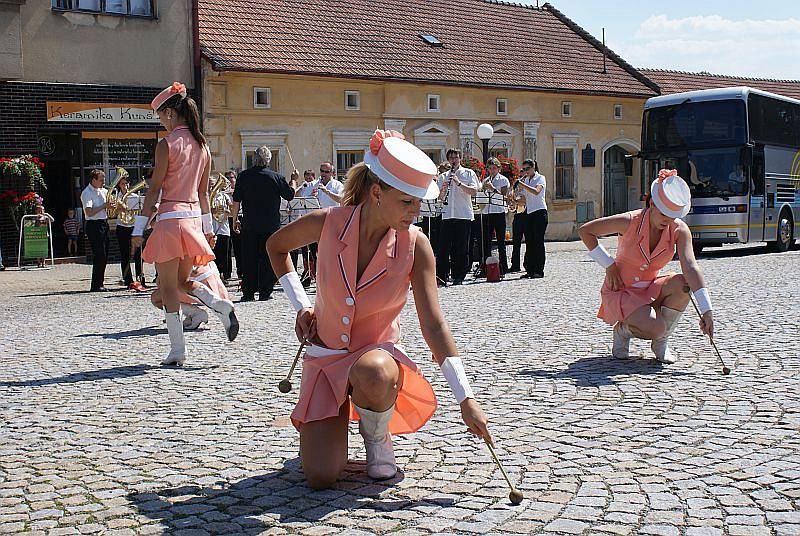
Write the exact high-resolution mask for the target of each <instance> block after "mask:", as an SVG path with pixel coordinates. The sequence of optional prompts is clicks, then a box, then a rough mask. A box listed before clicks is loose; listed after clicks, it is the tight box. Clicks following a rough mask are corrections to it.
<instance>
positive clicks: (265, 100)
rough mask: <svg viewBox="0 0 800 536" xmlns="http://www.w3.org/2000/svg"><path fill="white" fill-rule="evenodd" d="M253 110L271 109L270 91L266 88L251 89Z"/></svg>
mask: <svg viewBox="0 0 800 536" xmlns="http://www.w3.org/2000/svg"><path fill="white" fill-rule="evenodd" d="M253 108H260V109H269V108H272V89H271V88H268V87H254V88H253Z"/></svg>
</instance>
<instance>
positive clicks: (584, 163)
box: [581, 143, 595, 167]
mask: <svg viewBox="0 0 800 536" xmlns="http://www.w3.org/2000/svg"><path fill="white" fill-rule="evenodd" d="M594 165H595V151H594V149H592V144H591V143H587V144H586V148H585V149H583V150H582V151H581V167H594Z"/></svg>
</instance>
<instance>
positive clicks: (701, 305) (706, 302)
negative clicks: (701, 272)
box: [692, 287, 712, 315]
mask: <svg viewBox="0 0 800 536" xmlns="http://www.w3.org/2000/svg"><path fill="white" fill-rule="evenodd" d="M692 294H693V295H694V299H695V300H697V308H698V309H700V314H701V315H704V314H706V313H707V312H708V311H711V310H712V308H711V297H710V296H709V295H708V289H707V288H705V287H703V288H701V289H699V290H696V291H694V292H693V293H692Z"/></svg>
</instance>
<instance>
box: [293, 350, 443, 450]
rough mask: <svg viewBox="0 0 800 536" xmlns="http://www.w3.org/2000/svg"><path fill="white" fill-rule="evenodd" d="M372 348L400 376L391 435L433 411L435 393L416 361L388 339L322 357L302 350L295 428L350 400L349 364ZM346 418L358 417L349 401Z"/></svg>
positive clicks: (333, 413)
mask: <svg viewBox="0 0 800 536" xmlns="http://www.w3.org/2000/svg"><path fill="white" fill-rule="evenodd" d="M376 348H380V349H381V350H384V351H386V352H387V353H388V354H389V355H391V356H392V357H393V358H394V359H395V361H397V364H398V366H399V367H400V377H401V378H402V386H401V388H400V391H399V392H398V394H397V401H396V402H395V411H394V414H393V415H392V420H391V421H389V432H390V433H392V434H394V435H397V434H408V433H411V432H416V431H417V430H419V429H420V428H422V426H423V425H424V424H425V423H426V422H428V420H429V419H430V418H431V417H432V416H433V413H434V411H436V405H437V403H436V395H435V394H434V392H433V388H432V387H431V384H430V383H428V381H427V380H426V379H425V378H424V377H423V376H422V373H421V371H420V370H419V367H418V366H417V364H416V363H414V361H412V360H411V358H410V357H408V355H406V353H405V352H404V351H403V349H402V348H401V347H399V346H397V345H395V344H392V343H389V342H386V343H378V344H370V345H368V346H365V347H363V348H359V349H358V350H356V351H355V352H349V353H343V354H338V355H330V356H326V357H312V356H310V355H309V353H308V352H306V355H305V356H303V377H302V380H301V381H300V400H299V401H298V402H297V405H296V406H295V408H294V411H292V423H293V424H294V426H295V428H297V429H298V430H299V429H300V425H301V424H303V423H308V422H313V421H320V420H322V419H328V418H330V417H336V416H337V415H338V414H339V408H341V407H342V404H345V403H350V402H349V399H348V390H349V378H350V368H351V367H352V366H353V365H354V364H355V363H356V361H358V359H359V358H360V357H361V356H362V355H364V354H365V353H366V352H368V351H370V350H374V349H376ZM350 420H353V421H356V420H358V414H357V413H356V412H355V409H354V408H353V405H352V404H351V403H350Z"/></svg>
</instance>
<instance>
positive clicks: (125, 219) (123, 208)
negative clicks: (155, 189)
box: [117, 180, 147, 225]
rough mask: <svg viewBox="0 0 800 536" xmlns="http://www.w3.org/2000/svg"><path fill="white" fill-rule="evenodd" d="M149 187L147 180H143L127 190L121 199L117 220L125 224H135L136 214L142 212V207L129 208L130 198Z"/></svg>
mask: <svg viewBox="0 0 800 536" xmlns="http://www.w3.org/2000/svg"><path fill="white" fill-rule="evenodd" d="M145 188H147V181H145V180H142V181H139V182H137V183H136V184H135V185H134V186H133V187H132V188H130V189H129V190H128V191H127V192H125V193H124V194H123V196H122V198H121V199H120V202H119V203H120V206H119V209H118V210H117V220H119V222H120V223H122V224H123V225H133V222H134V220H135V219H136V216H138V215H139V213H140V212H141V210H142V209H141V208H128V198H129V197H130V196H132V195H133V194H135V193H136V192H138V191H139V190H143V189H145Z"/></svg>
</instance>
